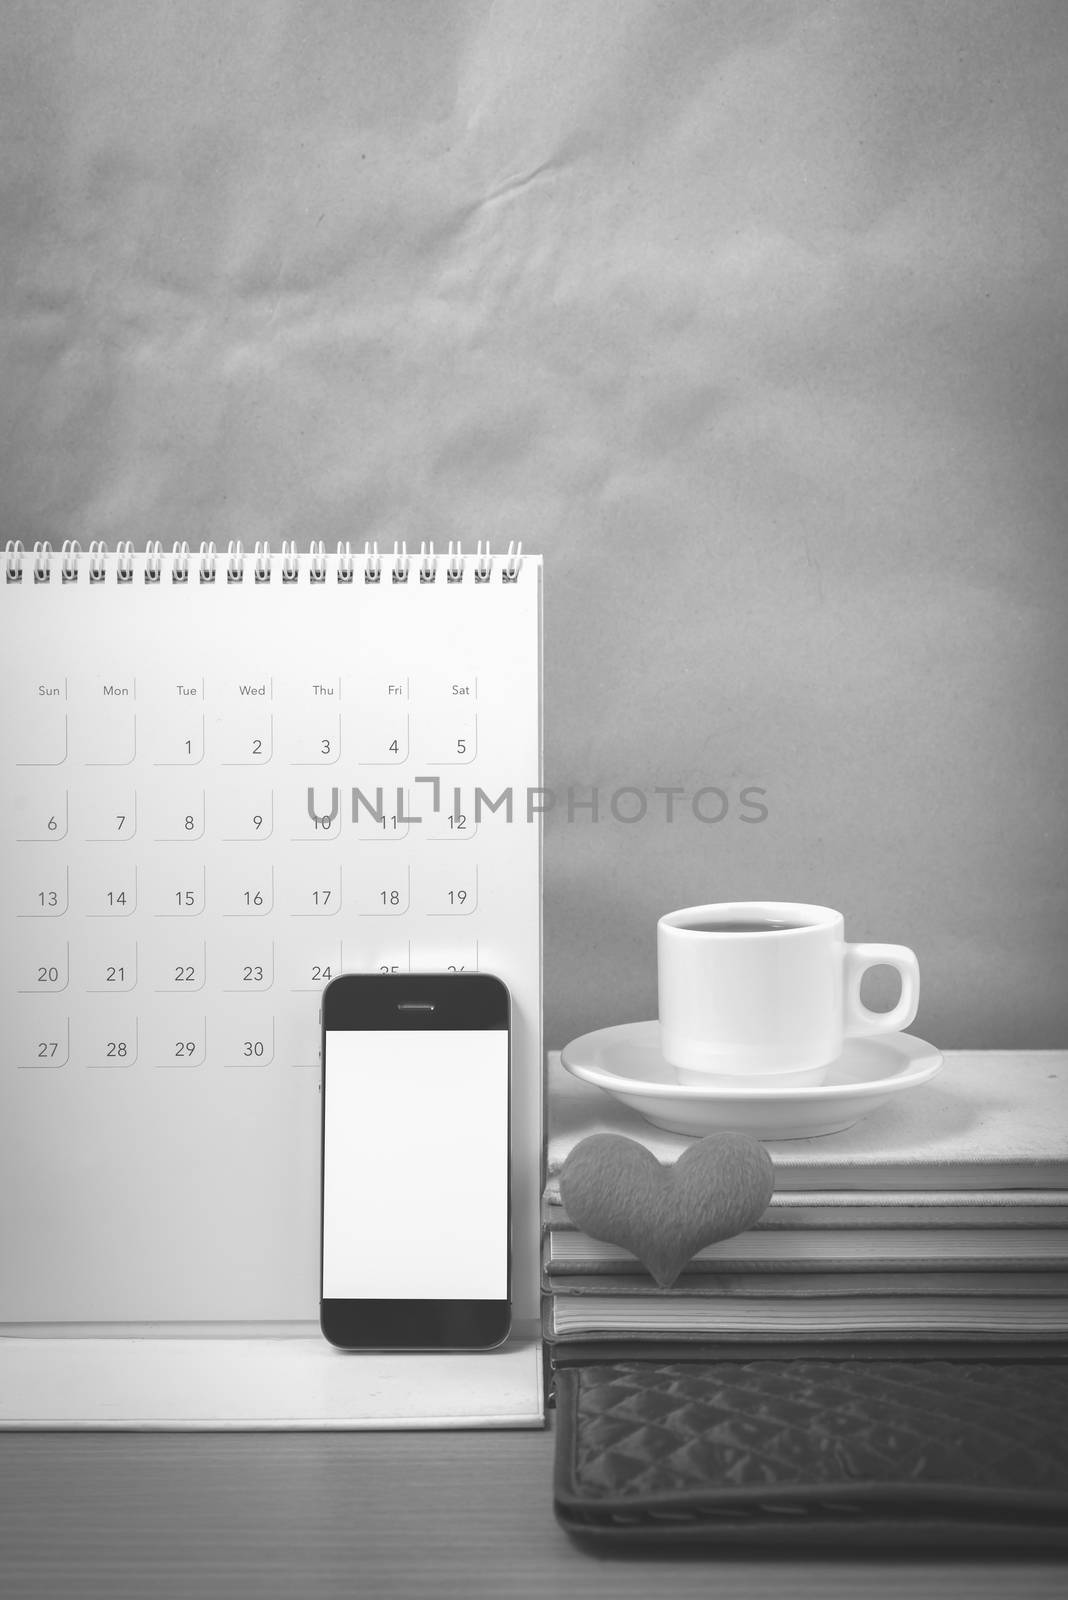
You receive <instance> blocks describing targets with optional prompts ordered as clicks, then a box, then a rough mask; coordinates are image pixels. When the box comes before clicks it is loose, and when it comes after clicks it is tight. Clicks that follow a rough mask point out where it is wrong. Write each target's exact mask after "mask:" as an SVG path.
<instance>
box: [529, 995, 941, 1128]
mask: <svg viewBox="0 0 1068 1600" xmlns="http://www.w3.org/2000/svg"><path fill="white" fill-rule="evenodd" d="M560 1059H561V1061H562V1062H563V1064H564V1066H565V1067H566V1068H567V1070H568V1072H570V1073H571V1074H572V1075H573V1076H574V1077H576V1078H581V1079H582V1080H583V1082H584V1083H592V1084H596V1086H597V1088H599V1089H605V1090H607V1092H608V1093H609V1094H611V1095H615V1097H616V1099H617V1100H621V1101H622V1102H623V1104H624V1105H627V1106H631V1107H632V1108H633V1109H634V1110H635V1111H637V1112H638V1113H639V1114H640V1115H641V1116H643V1117H644V1118H645V1120H646V1121H647V1122H651V1123H653V1125H654V1126H655V1127H657V1128H666V1129H667V1131H668V1132H669V1133H684V1134H688V1135H690V1136H693V1135H701V1134H706V1133H716V1132H719V1131H720V1130H721V1129H723V1128H733V1129H735V1130H736V1131H738V1132H740V1133H752V1134H755V1135H756V1136H757V1138H759V1139H811V1138H814V1137H815V1136H816V1135H817V1134H822V1133H841V1132H843V1131H844V1130H845V1129H846V1128H851V1127H852V1126H853V1124H854V1123H855V1122H859V1121H860V1119H861V1117H866V1116H867V1115H868V1113H869V1112H870V1111H874V1110H875V1109H876V1107H877V1106H881V1105H883V1104H884V1102H885V1101H887V1100H889V1099H890V1097H891V1095H895V1094H901V1093H902V1092H903V1091H904V1090H906V1089H914V1088H915V1087H916V1085H917V1084H919V1083H926V1082H927V1080H928V1079H929V1078H933V1077H934V1075H935V1073H936V1072H937V1071H938V1069H939V1067H940V1066H941V1065H942V1055H941V1052H940V1051H938V1050H936V1049H935V1048H934V1046H933V1045H929V1044H925V1043H924V1041H923V1040H922V1039H915V1038H913V1036H912V1035H911V1034H908V1033H884V1034H880V1035H879V1036H878V1037H877V1038H874V1039H849V1040H847V1041H846V1046H845V1049H844V1050H843V1052H842V1054H841V1055H840V1056H839V1058H838V1060H837V1061H836V1062H835V1063H834V1065H833V1066H832V1067H831V1068H830V1070H829V1071H828V1073H827V1076H826V1078H825V1079H824V1081H823V1082H822V1083H820V1084H815V1085H811V1086H809V1087H808V1088H796V1089H760V1090H756V1091H754V1090H751V1089H744V1088H743V1089H736V1088H731V1089H724V1088H716V1087H715V1086H708V1087H705V1086H701V1087H700V1088H697V1087H694V1086H693V1085H691V1084H682V1083H679V1082H678V1081H677V1080H676V1077H675V1071H674V1068H673V1067H670V1066H669V1065H668V1063H667V1062H666V1061H665V1060H664V1058H663V1056H662V1055H661V1054H660V1024H659V1023H658V1022H628V1023H624V1024H623V1025H622V1026H620V1027H616V1028H599V1029H598V1030H597V1032H596V1033H586V1034H583V1036H582V1038H581V1039H573V1040H572V1041H571V1043H570V1044H569V1045H567V1046H566V1047H565V1049H564V1050H563V1051H562V1052H561V1057H560Z"/></svg>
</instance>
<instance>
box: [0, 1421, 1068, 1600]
mask: <svg viewBox="0 0 1068 1600" xmlns="http://www.w3.org/2000/svg"><path fill="white" fill-rule="evenodd" d="M552 1444H553V1438H552V1434H551V1433H550V1432H548V1431H546V1432H507V1433H505V1432H481V1433H394V1434H385V1433H373V1434H369V1433H352V1434H323V1433H300V1434H294V1433H278V1434H262V1433H260V1434H218V1433H215V1434H205V1433H194V1434H184V1433H183V1434H158V1433H157V1434H134V1433H5V1434H0V1594H2V1595H3V1596H4V1600H23V1597H26V1600H30V1597H47V1600H62V1597H66V1596H71V1597H74V1596H77V1597H78V1600H98V1597H99V1600H105V1597H106V1600H127V1597H128V1600H165V1597H168V1596H182V1597H183V1600H196V1597H199V1596H225V1597H227V1600H229V1597H235V1600H237V1597H241V1596H245V1595H247V1596H250V1597H251V1596H256V1597H258V1600H259V1597H265V1600H266V1597H271V1596H286V1597H297V1600H318V1597H320V1596H343V1595H344V1596H360V1597H361V1600H373V1597H375V1596H379V1595H382V1596H390V1597H393V1596H397V1597H409V1596H410V1597H413V1600H414V1597H419V1596H424V1595H425V1596H427V1597H433V1600H448V1597H451V1596H455V1597H456V1600H472V1597H475V1596H481V1595H487V1596H494V1597H501V1600H507V1597H511V1596H531V1597H533V1596H537V1597H538V1600H546V1597H547V1596H549V1597H551V1596H553V1595H559V1596H562V1597H571V1596H576V1597H579V1600H581V1597H583V1596H605V1597H609V1596H610V1597H612V1600H623V1597H626V1596H631V1595H633V1596H643V1597H654V1596H655V1597H656V1600H661V1597H664V1600H668V1597H672V1596H707V1595H715V1596H716V1597H717V1600H731V1597H732V1596H736V1595H737V1596H747V1597H750V1596H753V1597H756V1596H760V1597H763V1596H783V1597H786V1596H789V1597H791V1600H808V1597H810V1596H811V1597H812V1600H815V1597H817V1596H818V1597H819V1600H835V1597H841V1600H860V1597H866V1596H878V1597H881V1596H891V1595H893V1596H901V1595H907V1596H908V1600H924V1597H925V1596H928V1595H929V1596H931V1597H932V1600H934V1597H935V1596H937V1597H938V1600H954V1597H955V1596H960V1600H985V1597H988V1596H989V1597H990V1600H995V1597H997V1600H1031V1597H1038V1596H1043V1597H1044V1596H1050V1597H1052V1596H1054V1595H1056V1596H1057V1597H1058V1600H1059V1597H1060V1596H1061V1595H1062V1594H1063V1593H1064V1592H1066V1586H1068V1567H1066V1565H1061V1564H1059V1563H1058V1562H1057V1561H1055V1560H1050V1559H1044V1560H1041V1561H1039V1560H1035V1561H1031V1562H1028V1561H1021V1560H1006V1559H1004V1558H993V1559H992V1558H991V1557H990V1556H989V1555H981V1556H978V1557H977V1558H976V1559H975V1560H962V1559H960V1557H959V1556H958V1557H953V1558H942V1559H938V1560H935V1559H930V1558H928V1559H924V1560H911V1559H909V1558H908V1557H907V1554H903V1556H902V1557H901V1558H900V1559H893V1560H890V1559H883V1560H881V1561H868V1562H859V1561H856V1560H854V1559H852V1558H848V1559H846V1558H841V1559H836V1560H835V1559H830V1560H829V1559H817V1558H812V1557H805V1558H804V1559H798V1558H796V1557H795V1558H785V1557H783V1558H778V1559H768V1558H763V1559H761V1558H746V1559H739V1558H738V1557H737V1556H730V1557H715V1556H707V1555H692V1554H682V1555H678V1556H668V1557H665V1556H664V1555H662V1554H659V1553H658V1554H655V1555H650V1554H648V1553H643V1554H637V1553H634V1552H631V1553H629V1554H622V1555H620V1554H614V1555H611V1556H598V1555H590V1554H588V1553H587V1552H585V1551H583V1550H581V1549H579V1548H577V1547H575V1546H574V1545H572V1543H571V1541H570V1540H569V1539H568V1537H567V1535H566V1534H564V1533H563V1532H562V1531H561V1530H560V1529H559V1528H558V1527H557V1525H556V1522H555V1520H554V1518H553V1512H552Z"/></svg>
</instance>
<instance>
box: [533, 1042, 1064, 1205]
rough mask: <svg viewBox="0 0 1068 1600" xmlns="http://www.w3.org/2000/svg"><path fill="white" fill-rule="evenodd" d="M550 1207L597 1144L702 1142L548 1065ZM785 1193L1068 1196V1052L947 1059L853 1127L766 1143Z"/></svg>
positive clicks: (555, 1062) (676, 1149) (669, 1146)
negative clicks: (601, 1140)
mask: <svg viewBox="0 0 1068 1600" xmlns="http://www.w3.org/2000/svg"><path fill="white" fill-rule="evenodd" d="M549 1117H550V1120H549V1144H548V1184H547V1187H546V1191H545V1194H546V1198H547V1199H548V1200H549V1201H550V1202H553V1203H555V1202H558V1201H559V1198H560V1188H559V1173H560V1168H561V1167H562V1165H563V1163H564V1161H565V1160H566V1159H567V1156H568V1154H569V1152H570V1151H571V1150H573V1149H574V1147H575V1145H576V1144H578V1143H579V1141H580V1140H581V1139H584V1138H586V1137H587V1136H588V1135H589V1134H591V1133H606V1132H607V1133H621V1134H625V1135H627V1136H628V1137H629V1138H631V1139H636V1140H638V1141H639V1143H641V1144H643V1145H645V1147H646V1148H647V1149H648V1150H651V1151H652V1153H653V1154H654V1155H655V1156H656V1157H657V1158H658V1159H659V1160H660V1161H664V1162H671V1161H674V1160H676V1159H677V1158H678V1156H679V1155H680V1154H681V1152H682V1151H683V1150H685V1149H687V1148H688V1147H689V1146H690V1145H691V1144H692V1143H693V1140H692V1139H689V1138H687V1137H686V1136H685V1135H682V1134H676V1133H667V1132H665V1131H664V1130H662V1129H660V1128H654V1127H653V1126H652V1124H651V1123H648V1122H646V1121H645V1119H644V1117H642V1116H640V1115H639V1114H638V1113H637V1112H636V1111H632V1110H631V1109H630V1108H629V1107H626V1106H623V1105H620V1103H619V1102H618V1101H617V1100H615V1099H614V1098H613V1097H612V1096H611V1095H609V1094H607V1093H606V1092H605V1091H604V1090H602V1089H598V1088H595V1087H594V1086H593V1085H592V1084H587V1083H583V1082H582V1081H581V1080H579V1079H577V1078H573V1077H572V1076H571V1074H570V1073H569V1072H565V1070H564V1068H563V1067H562V1066H561V1064H560V1059H559V1056H558V1055H556V1054H554V1055H551V1056H550V1057H549ZM765 1148H766V1149H767V1151H768V1154H769V1155H770V1156H771V1159H772V1162H773V1164H774V1167H775V1187H776V1190H777V1191H779V1192H785V1191H788V1190H789V1191H795V1192H806V1191H812V1190H824V1191H825V1190H865V1191H869V1192H871V1191H887V1192H890V1193H898V1194H906V1193H912V1192H913V1191H916V1190H927V1191H929V1190H939V1189H945V1190H955V1191H959V1190H969V1189H972V1190H975V1189H977V1190H1008V1189H1053V1190H1059V1191H1061V1192H1062V1194H1063V1193H1064V1192H1065V1191H1068V1052H1065V1051H1063V1050H1019V1051H1014V1050H950V1051H947V1052H946V1056H945V1064H944V1065H943V1067H942V1069H941V1071H940V1072H939V1073H938V1074H937V1075H936V1076H935V1077H934V1078H932V1079H931V1080H930V1082H929V1083H925V1084H921V1085H920V1086H919V1087H917V1088H915V1089H912V1090H910V1091H909V1092H908V1093H907V1094H900V1095H895V1096H894V1097H893V1098H892V1099H891V1100H889V1101H887V1102H886V1104H884V1105H882V1106H880V1107H879V1108H878V1109H877V1110H875V1111H873V1112H872V1113H871V1114H870V1115H869V1116H867V1117H863V1118H861V1120H860V1121H859V1122H857V1123H856V1124H855V1125H854V1126H853V1127H852V1128H847V1129H845V1130H844V1131H843V1132H841V1133H833V1134H826V1135H823V1136H822V1137H819V1138H814V1139H772V1140H768V1141H767V1142H766V1143H765Z"/></svg>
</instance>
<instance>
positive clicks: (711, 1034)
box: [657, 900, 920, 1089]
mask: <svg viewBox="0 0 1068 1600" xmlns="http://www.w3.org/2000/svg"><path fill="white" fill-rule="evenodd" d="M844 932H845V924H844V923H843V920H842V916H841V913H840V912H838V911H832V910H830V909H829V907H827V906H807V905H793V904H791V903H789V902H787V901H780V900H734V901H729V902H726V903H724V904H722V905H708V906H689V907H687V908H686V909H685V910H682V911H672V912H670V913H669V914H668V915H667V916H666V917H661V918H660V921H659V923H658V924H657V968H658V977H659V991H660V1049H661V1052H662V1054H663V1056H664V1059H665V1060H666V1061H667V1062H669V1063H670V1064H671V1066H673V1067H674V1068H675V1072H676V1074H677V1076H678V1080H679V1082H680V1083H687V1084H705V1085H711V1084H715V1085H717V1086H721V1087H745V1088H753V1089H772V1088H774V1089H779V1088H784V1087H794V1086H799V1085H808V1084H815V1083H820V1082H822V1080H823V1078H824V1076H825V1075H826V1073H827V1069H828V1068H829V1067H830V1066H831V1064H832V1063H833V1062H834V1061H836V1060H837V1058H838V1057H839V1056H840V1055H841V1053H842V1045H843V1041H844V1039H846V1038H858V1037H862V1036H865V1035H870V1034H877V1033H893V1032H896V1031H897V1029H899V1028H907V1027H908V1025H909V1023H910V1022H911V1021H912V1020H913V1018H914V1017H915V1015H916V1008H917V1006H918V1004H919V998H920V969H919V964H918V962H917V960H916V956H915V954H914V953H913V951H911V950H909V949H908V948H907V947H906V946H905V945H901V944H847V943H846V940H845V937H844ZM876 966H890V967H895V968H896V969H897V971H898V973H899V974H900V976H901V997H900V999H899V1000H898V1002H897V1004H896V1005H895V1006H894V1007H893V1008H892V1009H891V1010H890V1011H870V1010H869V1009H868V1007H867V1006H866V1005H864V1004H863V1002H862V1001H861V998H860V980H861V978H862V977H863V976H864V973H865V972H866V971H867V970H868V968H869V967H876Z"/></svg>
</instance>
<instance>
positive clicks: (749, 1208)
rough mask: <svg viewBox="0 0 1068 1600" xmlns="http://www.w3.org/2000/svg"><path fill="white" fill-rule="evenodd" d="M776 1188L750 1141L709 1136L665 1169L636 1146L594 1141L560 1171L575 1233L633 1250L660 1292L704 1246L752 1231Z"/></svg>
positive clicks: (766, 1159) (612, 1137) (759, 1148)
mask: <svg viewBox="0 0 1068 1600" xmlns="http://www.w3.org/2000/svg"><path fill="white" fill-rule="evenodd" d="M774 1187H775V1170H774V1168H773V1166H772V1163H771V1157H770V1156H769V1155H768V1153H767V1151H766V1150H765V1149H764V1146H763V1145H762V1144H759V1143H758V1142H757V1140H756V1139H752V1138H750V1136H749V1135H748V1134H747V1133H710V1134H709V1135H708V1137H707V1138H705V1139H699V1140H698V1141H697V1143H696V1144H692V1145H691V1146H690V1147H689V1149H688V1150H684V1151H683V1153H682V1155H681V1156H680V1157H679V1159H678V1160H677V1161H676V1162H675V1164H674V1166H668V1167H665V1166H662V1165H661V1163H660V1162H659V1161H658V1160H657V1159H656V1157H655V1156H654V1155H652V1154H650V1152H649V1151H648V1150H646V1148H645V1147H644V1145H640V1144H638V1143H637V1142H636V1141H635V1140H634V1139H625V1138H624V1137H623V1135H622V1134H619V1133H594V1134H591V1135H590V1137H589V1138H588V1139H583V1140H582V1141H581V1143H579V1144H577V1145H576V1146H575V1148H574V1149H573V1150H572V1151H571V1154H570V1155H569V1156H568V1157H567V1160H566V1161H565V1162H564V1164H563V1166H562V1167H561V1169H560V1199H561V1200H562V1201H563V1204H564V1209H565V1210H566V1211H567V1214H568V1216H569V1217H570V1219H571V1221H572V1222H573V1223H574V1224H575V1226H576V1227H577V1228H581V1229H582V1231H583V1232H584V1233H588V1234H590V1235H591V1236H592V1237H593V1238H594V1239H603V1240H604V1241H605V1242H606V1243H607V1244H618V1245H621V1246H622V1247H623V1249H624V1250H629V1251H630V1253H631V1255H635V1256H637V1258H638V1260H639V1261H641V1262H642V1263H643V1265H644V1266H646V1267H648V1269H649V1271H650V1272H651V1273H652V1275H653V1277H654V1278H655V1279H656V1281H657V1283H658V1284H659V1285H660V1287H661V1288H662V1289H670V1287H671V1285H672V1284H673V1283H674V1282H675V1279H676V1278H677V1277H678V1275H679V1273H680V1272H681V1271H682V1269H683V1267H684V1266H685V1265H686V1263H687V1262H688V1261H689V1260H691V1258H692V1257H693V1256H694V1255H696V1253H697V1251H698V1250H703V1249H704V1247H705V1245H708V1244H715V1243H716V1241H717V1240H719V1239H730V1238H731V1237H732V1236H733V1235H734V1234H736V1233H742V1232H743V1231H744V1229H746V1228H750V1227H752V1225H753V1223H754V1222H756V1221H757V1219H758V1218H759V1217H761V1216H762V1215H763V1214H764V1212H765V1211H766V1210H767V1206H768V1201H769V1200H770V1199H771V1196H772V1191H773V1190H774Z"/></svg>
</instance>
